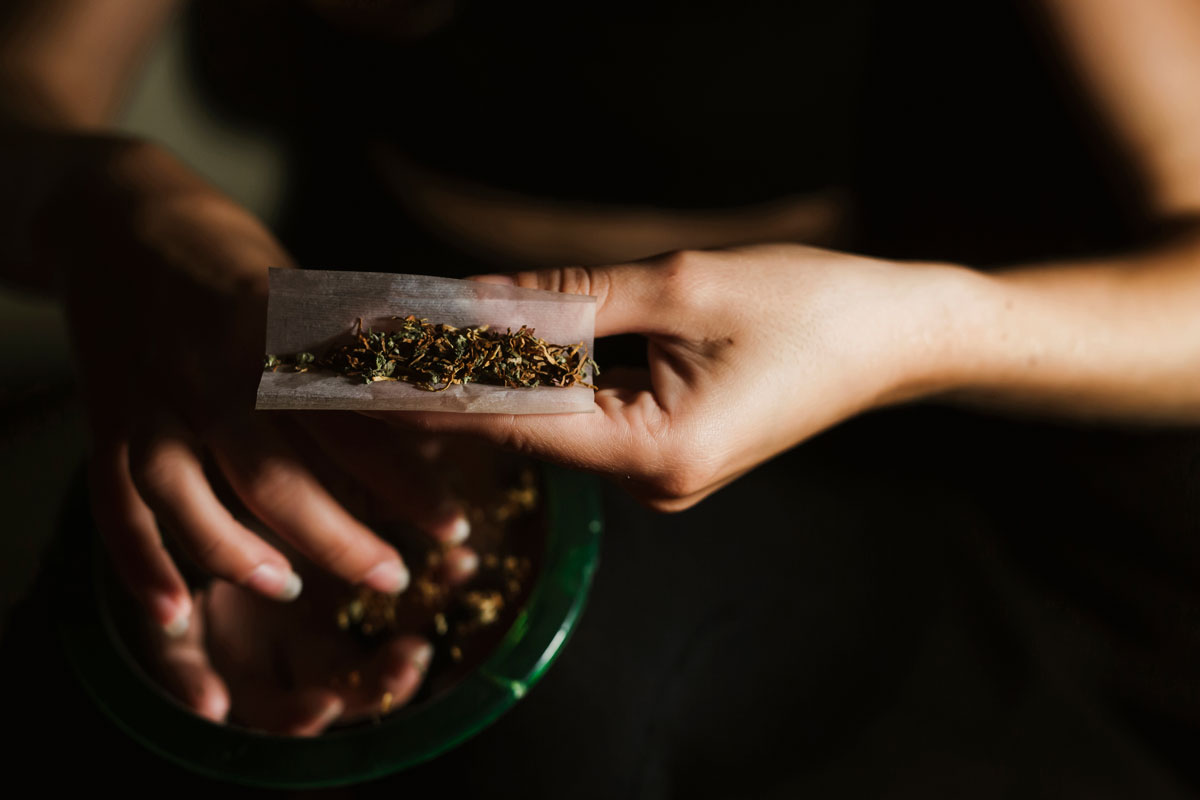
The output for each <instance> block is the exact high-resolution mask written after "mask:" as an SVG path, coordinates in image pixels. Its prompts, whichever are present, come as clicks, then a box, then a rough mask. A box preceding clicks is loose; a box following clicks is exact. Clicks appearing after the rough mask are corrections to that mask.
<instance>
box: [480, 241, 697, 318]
mask: <svg viewBox="0 0 1200 800" xmlns="http://www.w3.org/2000/svg"><path fill="white" fill-rule="evenodd" d="M676 273H677V271H676V270H672V269H671V268H670V267H669V266H666V265H662V264H661V263H659V261H658V260H655V261H639V262H635V263H632V264H615V265H612V266H604V267H559V268H556V269H540V270H530V271H525V272H513V273H509V274H507V275H476V276H474V277H472V278H470V279H469V280H473V281H480V282H482V283H496V284H502V285H505V286H517V287H520V288H522V289H542V290H544V291H550V292H565V293H567V294H587V295H592V296H593V297H595V298H596V336H597V337H600V336H612V335H614V334H619V333H641V334H655V333H672V332H674V330H675V327H676V324H675V323H677V320H676V319H674V316H676V314H675V311H676V309H677V308H678V305H677V304H674V303H671V302H670V299H669V297H670V293H669V289H670V283H671V281H672V279H673V277H677V275H676Z"/></svg>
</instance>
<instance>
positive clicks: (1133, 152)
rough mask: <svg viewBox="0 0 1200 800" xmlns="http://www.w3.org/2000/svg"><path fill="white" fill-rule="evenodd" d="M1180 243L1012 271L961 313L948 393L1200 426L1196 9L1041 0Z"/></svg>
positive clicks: (1154, 2) (947, 366)
mask: <svg viewBox="0 0 1200 800" xmlns="http://www.w3.org/2000/svg"><path fill="white" fill-rule="evenodd" d="M1044 5H1045V7H1046V10H1047V12H1048V13H1049V16H1050V19H1051V20H1052V22H1053V24H1054V25H1055V27H1056V28H1057V32H1058V34H1059V37H1060V39H1061V40H1062V42H1063V45H1064V48H1065V49H1066V51H1067V53H1068V55H1069V56H1070V57H1071V58H1072V60H1073V61H1074V63H1075V64H1076V66H1077V69H1078V71H1079V73H1080V75H1081V76H1082V77H1083V82H1084V84H1085V86H1086V87H1087V88H1088V89H1089V90H1090V92H1091V93H1092V95H1093V96H1094V99H1095V101H1096V102H1097V104H1098V105H1099V107H1100V108H1101V110H1102V111H1103V112H1104V114H1105V116H1106V117H1107V119H1108V120H1109V121H1110V123H1111V125H1112V127H1113V129H1114V131H1115V133H1116V134H1117V138H1118V140H1119V141H1120V142H1121V143H1122V144H1123V145H1124V147H1125V149H1126V151H1127V153H1128V155H1129V157H1130V159H1131V160H1132V163H1133V165H1134V167H1135V168H1136V169H1138V170H1139V171H1140V173H1141V175H1142V178H1143V183H1144V185H1145V186H1146V187H1147V195H1146V197H1145V202H1146V206H1147V211H1148V213H1149V214H1150V215H1151V217H1152V218H1153V219H1154V220H1155V221H1157V222H1159V223H1162V225H1163V227H1164V228H1166V227H1168V226H1169V227H1171V228H1173V229H1174V230H1175V235H1174V236H1173V238H1171V239H1170V240H1169V241H1166V242H1164V243H1162V244H1160V245H1158V246H1156V247H1153V248H1148V249H1146V250H1144V251H1142V252H1137V253H1130V254H1127V255H1122V256H1115V257H1112V258H1107V259H1100V260H1095V261H1090V262H1076V263H1067V264H1046V265H1036V266H1025V267H1020V268H1017V269H1013V270H1011V271H1009V272H1007V273H1003V274H1001V275H999V276H996V277H995V278H992V279H986V280H981V281H980V282H979V286H978V289H977V290H976V291H974V292H973V293H972V294H971V300H970V301H969V302H968V303H967V305H965V306H964V311H965V312H966V313H964V315H963V316H964V320H963V322H962V323H961V328H960V329H959V335H958V336H957V337H956V341H955V342H953V344H952V346H951V347H950V348H949V349H948V352H947V356H946V360H945V363H944V364H943V365H942V369H943V370H944V373H945V374H944V376H943V380H944V382H945V383H946V384H947V385H948V386H949V387H951V388H953V389H955V390H956V394H957V395H958V396H960V397H962V398H964V399H975V400H980V401H983V402H987V403H993V402H997V401H999V402H1002V403H1006V404H1013V405H1019V406H1033V407H1038V408H1043V409H1046V410H1056V411H1061V412H1064V413H1068V414H1082V415H1086V416H1089V417H1108V418H1113V419H1131V420H1162V421H1176V422H1184V423H1197V422H1200V5H1197V4H1196V3H1193V2H1189V0H1147V1H1146V2H1137V3H1128V2H1123V0H1044Z"/></svg>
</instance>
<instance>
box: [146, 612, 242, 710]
mask: <svg viewBox="0 0 1200 800" xmlns="http://www.w3.org/2000/svg"><path fill="white" fill-rule="evenodd" d="M205 607H206V604H205V600H204V596H203V594H202V593H198V594H197V596H196V601H195V602H194V603H193V604H192V609H193V611H192V614H191V618H190V620H189V625H188V628H187V631H186V633H184V634H182V635H179V636H170V635H167V634H165V633H159V634H158V635H156V636H152V637H151V639H150V644H149V647H150V650H151V652H150V658H151V661H152V663H153V664H154V667H155V670H156V672H157V674H158V677H159V679H160V680H161V681H162V683H163V687H164V688H165V689H166V690H167V691H168V692H170V693H171V694H172V695H174V696H175V698H176V699H178V700H179V701H180V702H182V703H183V704H184V705H186V706H187V707H188V708H190V709H191V710H192V711H194V712H195V713H196V714H199V715H200V716H202V717H204V718H205V719H209V720H212V721H213V722H224V721H225V717H226V716H227V715H228V713H229V690H228V689H227V688H226V686H225V682H224V681H223V680H221V677H220V676H219V675H218V674H217V672H216V670H215V669H213V666H212V664H211V663H210V662H209V659H208V653H207V652H206V651H205V647H204V609H205Z"/></svg>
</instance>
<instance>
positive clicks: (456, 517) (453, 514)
mask: <svg viewBox="0 0 1200 800" xmlns="http://www.w3.org/2000/svg"><path fill="white" fill-rule="evenodd" d="M446 519H451V520H453V521H452V522H451V523H450V526H449V528H448V529H447V531H446V533H444V534H443V535H442V541H443V542H445V543H446V544H462V543H463V542H465V541H466V540H467V537H468V536H470V535H471V523H470V522H469V521H468V520H467V515H466V514H464V513H463V510H462V508H461V507H459V506H457V505H455V506H452V507H451V508H450V510H449V512H448V513H446V514H445V515H444V516H442V520H443V522H442V523H441V524H442V525H445V520H446Z"/></svg>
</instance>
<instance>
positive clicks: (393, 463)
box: [38, 145, 468, 634]
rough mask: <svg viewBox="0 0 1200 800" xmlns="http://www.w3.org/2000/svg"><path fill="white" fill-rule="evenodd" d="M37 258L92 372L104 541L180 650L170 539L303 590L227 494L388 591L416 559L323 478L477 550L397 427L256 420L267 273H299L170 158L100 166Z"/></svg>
mask: <svg viewBox="0 0 1200 800" xmlns="http://www.w3.org/2000/svg"><path fill="white" fill-rule="evenodd" d="M38 242H39V247H38V252H39V256H40V258H41V263H42V264H43V266H44V267H45V268H47V269H51V270H54V271H55V272H56V273H57V274H58V276H59V278H60V280H61V282H62V284H63V290H64V295H65V299H66V304H67V313H68V318H69V322H70V325H71V329H72V335H73V339H74V344H75V348H76V356H77V360H78V363H79V366H80V371H81V373H82V375H81V377H82V381H83V388H84V395H85V399H86V402H87V408H88V415H89V422H90V428H91V432H92V438H93V441H92V452H91V457H90V464H89V474H90V482H91V489H92V501H93V508H94V513H95V517H96V521H97V525H98V527H99V529H100V531H101V534H102V536H103V537H104V539H105V542H106V545H107V548H108V551H109V553H110V554H111V556H112V558H113V560H114V562H115V564H116V567H117V569H118V572H119V573H120V574H121V576H122V578H123V580H124V582H125V583H126V584H127V585H128V586H129V588H130V589H131V590H132V592H133V593H134V595H135V596H136V597H137V598H138V599H139V600H140V601H141V602H142V603H143V604H144V606H145V607H146V608H147V609H148V610H149V612H150V614H151V615H152V617H153V618H154V619H155V620H156V622H157V623H158V624H159V625H161V626H163V627H164V628H165V629H167V630H169V631H172V632H174V633H176V634H178V633H182V632H183V630H185V629H186V626H187V624H188V620H189V619H191V617H192V602H191V597H190V594H189V592H188V590H187V587H186V585H185V584H184V582H183V580H182V578H181V576H180V573H179V571H178V569H177V568H176V565H175V564H174V563H173V561H172V559H171V557H170V555H169V554H168V552H167V551H166V550H165V549H164V547H163V545H162V541H161V537H160V528H161V529H162V530H163V531H164V532H167V533H169V534H171V535H172V536H173V537H174V539H175V540H176V541H177V542H178V544H179V545H180V546H181V548H182V549H183V550H184V551H186V552H187V553H188V554H189V555H190V556H191V557H192V559H193V560H194V561H195V562H197V563H198V564H199V565H200V566H201V567H202V568H204V569H206V570H208V571H209V572H210V573H212V574H213V575H215V576H217V577H220V578H223V579H224V580H226V581H228V582H230V583H232V584H236V585H239V586H244V587H247V588H250V589H252V590H254V591H256V592H258V593H260V594H262V595H264V596H267V597H271V598H275V599H280V600H288V599H292V598H294V597H295V596H296V595H297V594H298V593H299V591H300V585H301V584H300V580H299V578H298V577H297V575H296V570H295V569H294V565H293V563H292V561H291V560H290V559H289V558H288V557H287V556H285V555H284V554H283V552H281V550H280V548H279V547H277V546H276V545H275V544H272V543H271V542H269V541H268V539H267V537H266V536H265V535H264V534H262V533H260V532H257V531H252V530H251V529H250V528H249V527H247V526H246V525H244V524H242V523H241V522H240V521H238V519H236V518H235V516H234V514H233V513H231V510H230V509H231V507H232V506H235V505H237V501H236V500H234V499H232V498H230V497H226V496H223V495H222V489H223V486H222V484H223V483H224V482H226V481H227V483H228V486H229V487H230V488H231V489H232V494H233V495H236V498H237V500H240V502H241V503H243V504H244V505H245V506H246V508H248V509H249V511H250V513H251V515H252V517H253V518H255V519H256V520H257V521H258V522H261V523H262V527H263V528H264V529H265V530H266V531H269V532H271V534H272V535H274V536H276V537H278V539H279V540H281V541H282V542H285V543H287V544H288V545H290V546H291V547H292V548H293V549H294V551H295V552H298V553H299V554H302V555H303V556H305V557H307V558H308V559H309V560H311V561H312V562H313V563H315V564H317V565H319V566H320V567H322V568H324V569H326V570H328V571H329V572H331V573H332V574H334V575H336V576H338V577H340V578H342V579H343V580H345V581H349V582H352V583H364V584H366V585H368V586H371V587H373V588H375V589H378V590H380V591H386V592H395V591H400V590H402V589H403V588H404V586H405V585H406V583H407V581H408V573H407V570H406V568H405V566H404V564H403V563H402V561H401V559H400V556H399V555H398V553H397V551H396V549H395V548H394V547H393V546H392V545H391V544H389V543H387V542H385V541H383V540H382V539H380V538H379V537H378V536H376V535H375V533H374V532H373V531H372V530H370V529H369V528H368V527H367V526H366V525H364V524H363V522H361V521H360V520H359V519H357V518H355V516H354V515H352V514H351V513H349V512H348V511H347V510H346V508H344V507H343V505H342V504H341V503H339V502H338V501H336V500H335V499H334V498H333V496H332V495H331V494H330V492H329V491H328V490H327V488H326V487H325V486H324V485H323V484H322V482H321V481H320V480H319V479H318V477H317V475H316V474H314V468H315V467H316V466H320V465H322V464H325V463H332V464H340V465H343V466H344V467H346V468H347V469H348V470H349V471H350V472H351V473H352V474H354V473H355V472H357V473H359V474H361V473H363V472H364V470H365V471H367V472H369V474H370V477H371V478H372V483H371V484H370V485H371V486H372V487H374V488H377V489H380V490H381V491H386V493H387V497H388V499H389V501H390V504H391V506H392V507H393V508H399V509H403V510H404V513H406V514H407V515H408V517H409V519H410V520H411V521H413V522H415V523H417V524H418V525H419V526H420V527H421V528H423V529H424V530H425V531H426V532H427V533H429V534H430V535H431V536H432V537H434V538H435V539H438V540H440V541H445V542H455V541H460V540H461V539H463V538H465V535H466V534H467V532H468V526H467V523H466V520H465V517H464V515H463V513H462V511H461V509H458V508H456V507H454V506H453V504H451V503H448V502H447V501H446V498H445V495H444V493H439V492H438V491H437V490H436V487H434V486H432V485H430V484H431V480H432V479H430V478H422V476H421V472H420V470H416V471H415V472H416V474H413V473H414V470H413V469H412V468H411V467H409V468H408V469H407V470H406V469H404V465H405V464H406V463H410V462H412V463H419V459H417V460H416V461H413V459H405V458H402V457H401V455H402V452H401V451H399V450H396V449H394V448H393V446H392V442H390V441H388V440H387V438H386V437H382V436H381V435H380V429H382V428H383V426H380V425H378V424H377V423H371V422H369V421H367V420H364V419H363V418H361V417H357V416H353V415H344V416H341V417H339V416H336V415H332V416H330V417H328V418H326V419H324V420H322V421H321V422H320V423H316V422H313V421H312V420H306V421H305V424H304V425H302V426H298V425H297V424H294V423H293V422H292V421H291V420H289V419H287V418H285V417H282V416H279V415H271V414H256V413H254V411H253V408H254V393H255V387H256V385H257V381H258V377H259V374H260V373H261V369H262V366H261V364H262V355H263V353H262V348H263V338H264V337H263V331H264V325H265V302H266V279H267V268H268V267H271V266H288V265H290V263H291V260H290V258H289V257H288V255H287V254H286V253H285V252H284V251H283V249H282V248H281V247H280V246H279V244H278V243H277V242H276V241H275V239H274V238H273V237H272V236H271V235H270V234H269V233H268V232H267V230H266V229H265V228H264V227H263V226H262V225H261V224H260V223H259V222H258V221H257V220H255V219H254V218H253V217H252V216H251V215H249V214H248V213H246V212H245V211H244V210H243V209H241V208H239V207H238V206H237V205H235V204H234V203H232V202H230V201H229V200H228V199H226V198H224V197H223V196H222V195H220V194H219V193H218V192H216V191H214V190H213V189H212V188H211V187H208V186H207V185H206V184H204V183H203V182H202V181H200V180H199V179H198V178H196V177H195V176H194V175H192V174H191V173H190V172H188V171H187V170H186V169H185V168H183V167H182V166H181V165H179V164H178V163H177V162H176V161H175V160H174V159H173V158H171V157H170V156H169V155H168V154H166V153H165V152H162V151H160V150H158V149H156V148H153V147H150V146H146V145H131V146H129V147H125V148H122V149H120V150H119V151H118V152H116V153H115V154H113V155H112V157H111V158H108V159H106V160H105V161H104V162H102V163H100V164H98V165H96V166H95V167H94V168H93V169H91V170H89V171H88V172H87V173H86V174H84V175H82V176H81V178H80V180H79V181H78V182H76V183H75V184H73V185H71V186H70V187H68V189H67V190H66V191H63V192H62V193H60V195H59V196H58V197H57V199H56V200H55V201H54V202H52V203H50V204H49V205H48V206H47V207H46V208H45V210H44V211H43V213H42V218H41V220H40V226H39V237H38ZM209 462H211V463H212V464H214V465H215V469H212V470H206V466H209ZM214 475H216V476H217V478H214V477H213V476H214ZM218 478H219V479H218ZM383 484H386V485H383Z"/></svg>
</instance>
